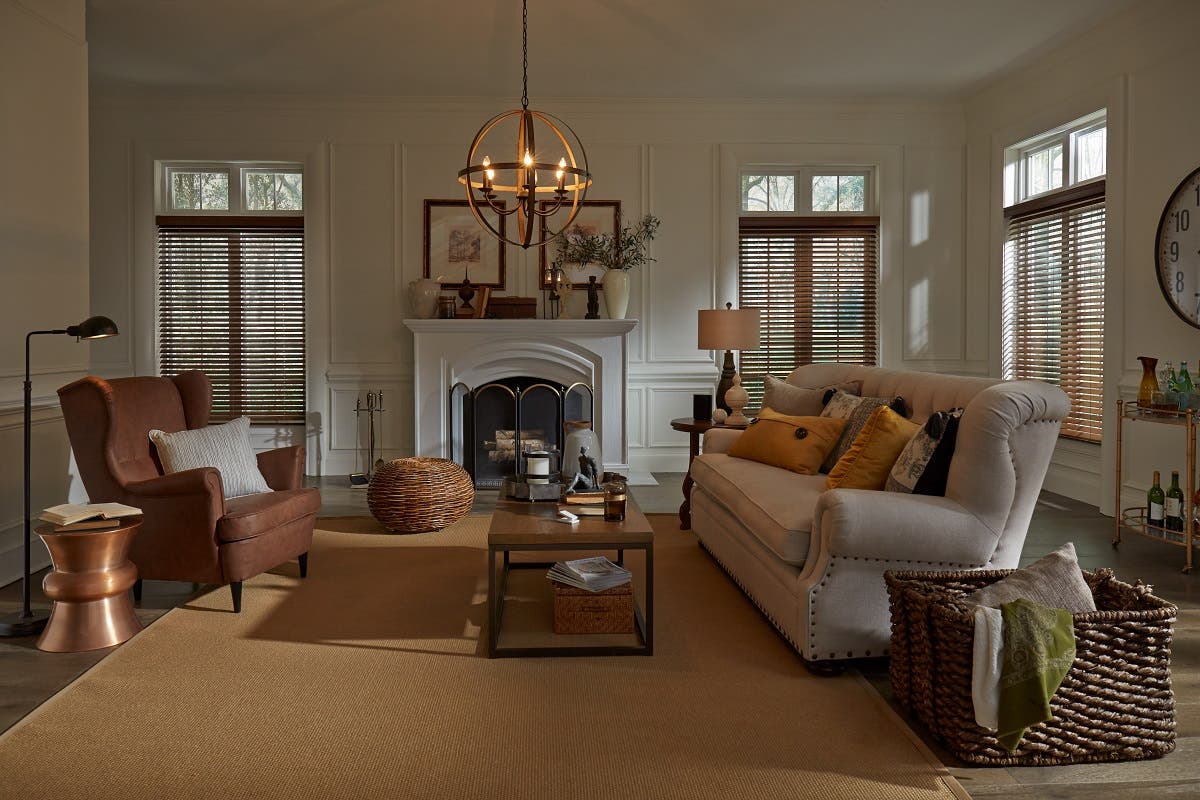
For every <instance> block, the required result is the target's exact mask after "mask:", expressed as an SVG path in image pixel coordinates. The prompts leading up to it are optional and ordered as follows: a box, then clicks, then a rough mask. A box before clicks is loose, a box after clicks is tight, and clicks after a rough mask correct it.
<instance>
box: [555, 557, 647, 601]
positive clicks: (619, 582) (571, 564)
mask: <svg viewBox="0 0 1200 800" xmlns="http://www.w3.org/2000/svg"><path fill="white" fill-rule="evenodd" d="M546 577H547V578H549V579H550V580H552V581H558V582H559V583H565V584H566V585H567V586H574V587H575V588H576V589H584V590H586V591H589V592H603V591H604V590H606V589H612V588H613V587H614V586H623V585H624V584H626V583H629V581H630V580H632V578H633V576H632V574H631V573H630V572H629V570H627V569H625V568H624V567H620V566H617V565H616V564H614V563H613V562H611V561H609V560H608V559H607V558H605V557H604V556H595V557H594V558H580V559H576V560H575V561H559V562H557V563H556V564H555V565H554V566H553V567H551V568H550V571H549V572H547V573H546Z"/></svg>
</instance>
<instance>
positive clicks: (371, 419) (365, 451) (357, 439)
mask: <svg viewBox="0 0 1200 800" xmlns="http://www.w3.org/2000/svg"><path fill="white" fill-rule="evenodd" d="M384 410H385V409H384V407H383V390H382V389H379V390H378V391H374V392H367V402H366V405H365V406H364V405H363V399H362V397H356V398H354V443H355V448H354V472H352V473H350V487H351V488H353V489H365V488H367V484H369V483H370V482H371V475H373V474H374V473H375V470H377V469H379V468H380V467H382V466H383V458H382V457H377V456H376V455H375V437H376V434H375V431H376V423H375V415H376V414H378V415H379V424H378V430H379V443H380V444H379V450H380V452H382V451H383V412H384ZM364 415H365V416H366V437H365V438H364V436H363V416H364ZM360 460H361V463H362V470H361V471H359V463H360Z"/></svg>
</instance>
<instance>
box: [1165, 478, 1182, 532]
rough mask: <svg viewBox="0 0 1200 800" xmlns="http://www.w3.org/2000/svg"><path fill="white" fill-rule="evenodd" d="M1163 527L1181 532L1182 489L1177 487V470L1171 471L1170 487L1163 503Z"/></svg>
mask: <svg viewBox="0 0 1200 800" xmlns="http://www.w3.org/2000/svg"><path fill="white" fill-rule="evenodd" d="M1163 527H1164V528H1166V529H1167V530H1169V531H1179V532H1180V533H1182V532H1183V490H1182V489H1180V488H1179V470H1175V471H1174V472H1172V473H1171V488H1170V489H1167V496H1166V502H1165V503H1164V504H1163Z"/></svg>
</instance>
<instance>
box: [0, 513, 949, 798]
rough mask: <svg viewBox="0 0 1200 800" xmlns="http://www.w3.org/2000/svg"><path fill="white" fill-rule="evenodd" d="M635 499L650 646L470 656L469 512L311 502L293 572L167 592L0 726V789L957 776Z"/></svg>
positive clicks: (519, 788)
mask: <svg viewBox="0 0 1200 800" xmlns="http://www.w3.org/2000/svg"><path fill="white" fill-rule="evenodd" d="M651 519H652V521H653V523H654V528H655V532H656V535H657V540H656V544H655V553H656V557H657V558H656V568H657V572H656V575H655V577H656V579H657V586H656V600H657V607H656V613H657V619H656V635H655V639H656V641H655V655H654V656H653V657H649V658H646V657H623V658H613V657H609V658H573V659H546V658H539V659H500V660H488V659H487V658H486V655H485V647H486V642H485V641H481V636H480V633H481V631H480V626H481V625H482V624H483V622H484V620H485V619H486V608H485V607H486V580H485V574H486V573H485V567H484V565H485V560H486V559H485V553H486V530H487V523H488V518H487V517H486V516H472V517H468V518H467V519H465V520H463V521H462V522H461V523H459V524H457V525H455V526H454V527H452V528H450V529H447V530H445V531H443V532H441V533H436V534H421V535H415V536H395V535H389V534H386V533H383V532H382V529H381V528H378V527H377V526H376V525H375V524H374V522H373V521H371V520H366V519H354V520H348V519H347V520H320V521H319V523H320V524H319V528H320V529H321V530H319V531H318V532H317V536H316V540H315V542H314V546H313V551H312V555H311V559H310V572H309V577H308V579H307V580H305V581H301V580H300V579H299V578H298V577H296V572H295V565H294V564H293V565H289V566H286V567H283V568H281V569H280V570H279V571H278V573H273V574H268V575H263V576H260V577H259V578H257V579H255V580H253V581H251V582H248V583H247V584H246V587H245V600H244V611H243V613H242V614H241V615H234V614H233V613H231V612H230V611H229V596H228V591H227V590H225V589H221V590H218V591H214V592H213V593H211V594H209V595H206V596H204V597H201V598H200V599H198V600H196V601H193V602H192V603H190V604H188V605H187V606H185V607H182V608H178V609H175V610H173V611H171V612H170V613H168V614H167V615H165V616H164V617H162V618H161V619H160V620H158V621H157V622H155V623H154V624H153V625H151V626H150V627H149V628H148V629H147V630H145V631H144V632H142V633H140V634H139V635H138V636H136V637H135V638H134V639H133V640H131V641H130V642H128V643H127V644H125V645H124V646H122V647H121V648H119V649H118V650H117V651H116V652H114V653H113V654H112V655H111V656H109V657H108V658H106V659H105V660H104V661H102V662H100V664H99V665H97V666H96V667H95V668H93V669H92V670H91V671H89V672H88V673H86V674H85V675H83V676H82V677H80V678H79V679H78V680H77V681H75V683H73V684H72V685H71V686H69V687H68V688H67V689H65V690H64V691H62V692H61V693H59V694H58V695H56V696H55V697H54V698H52V699H51V700H50V701H48V702H47V703H45V704H44V705H42V706H41V707H40V708H38V709H37V710H36V711H35V712H33V713H32V714H30V715H29V716H28V717H27V718H25V719H24V720H23V721H22V722H20V723H19V724H17V725H16V726H14V727H13V728H11V729H10V730H9V731H8V732H7V733H6V734H5V735H4V736H3V737H2V738H0V776H2V777H0V786H3V791H2V792H0V794H3V795H4V796H7V797H21V798H54V799H55V800H69V798H114V799H119V798H279V799H280V800H284V799H285V798H286V800H295V799H296V798H456V799H457V798H520V799H522V800H524V799H525V798H530V799H535V798H536V799H541V798H545V799H546V800H550V799H551V798H553V799H554V800H566V799H568V798H588V800H594V799H596V798H605V799H607V798H614V799H615V798H667V799H670V798H680V799H681V800H682V799H683V798H687V800H696V799H698V798H764V799H765V798H810V797H811V798H914V799H915V798H952V797H965V793H963V790H962V788H961V787H960V786H959V785H958V783H957V782H956V781H955V780H954V779H953V778H952V777H950V775H949V774H948V773H947V771H946V769H945V768H944V767H943V766H942V765H941V764H939V763H938V762H937V761H936V760H935V759H934V758H933V756H932V755H930V754H929V753H928V751H926V750H925V749H924V748H923V747H922V746H921V745H920V744H919V743H917V742H916V740H915V739H914V738H911V735H910V734H909V732H908V731H907V729H906V728H905V727H904V726H903V724H902V723H900V722H899V721H898V720H897V719H896V718H895V717H894V716H893V715H892V712H891V711H890V710H889V709H888V708H887V707H886V705H885V704H884V703H883V702H882V701H881V700H880V699H879V697H878V696H877V695H876V694H875V693H874V692H873V691H872V690H871V689H870V688H869V687H868V686H867V685H866V683H865V681H863V680H862V679H861V678H859V677H857V676H853V675H846V676H842V677H839V678H818V677H815V676H812V675H810V674H809V673H808V672H807V671H806V670H805V669H804V667H803V666H802V665H801V663H800V661H799V659H798V657H797V656H796V655H795V654H794V653H793V652H792V650H791V649H790V648H789V647H788V646H787V644H786V643H785V642H784V641H783V640H782V639H781V638H780V637H778V636H777V635H776V634H775V633H774V631H773V630H772V629H771V627H770V626H769V624H768V623H767V622H765V621H764V620H763V619H762V617H760V616H759V614H758V613H757V611H756V610H755V609H754V607H753V606H752V605H751V604H750V603H749V602H748V601H747V600H746V599H745V598H744V597H743V596H742V594H741V593H740V592H739V591H738V589H737V588H736V587H735V586H734V585H733V583H732V582H730V581H729V580H728V579H727V578H726V577H725V576H724V574H723V573H721V571H720V570H719V569H718V567H717V566H716V565H715V564H714V563H713V562H712V561H711V560H710V559H709V558H708V556H707V555H705V553H704V552H703V551H702V550H700V548H699V547H697V545H696V542H695V539H694V538H693V537H692V536H691V535H690V534H687V533H682V532H680V531H679V530H678V529H677V524H678V523H677V521H676V520H675V518H674V517H667V516H658V517H652V518H651ZM631 563H633V564H634V566H635V568H636V567H637V566H638V565H637V564H636V562H633V561H632V559H631Z"/></svg>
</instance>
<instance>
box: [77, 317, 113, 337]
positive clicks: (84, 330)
mask: <svg viewBox="0 0 1200 800" xmlns="http://www.w3.org/2000/svg"><path fill="white" fill-rule="evenodd" d="M117 333H118V331H117V323H115V322H113V321H112V320H111V319H109V318H108V317H88V318H87V319H85V320H84V321H83V322H81V323H79V324H78V325H72V326H71V327H69V328H67V335H68V336H76V337H78V338H80V339H106V338H108V337H109V336H116V335H117Z"/></svg>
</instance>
